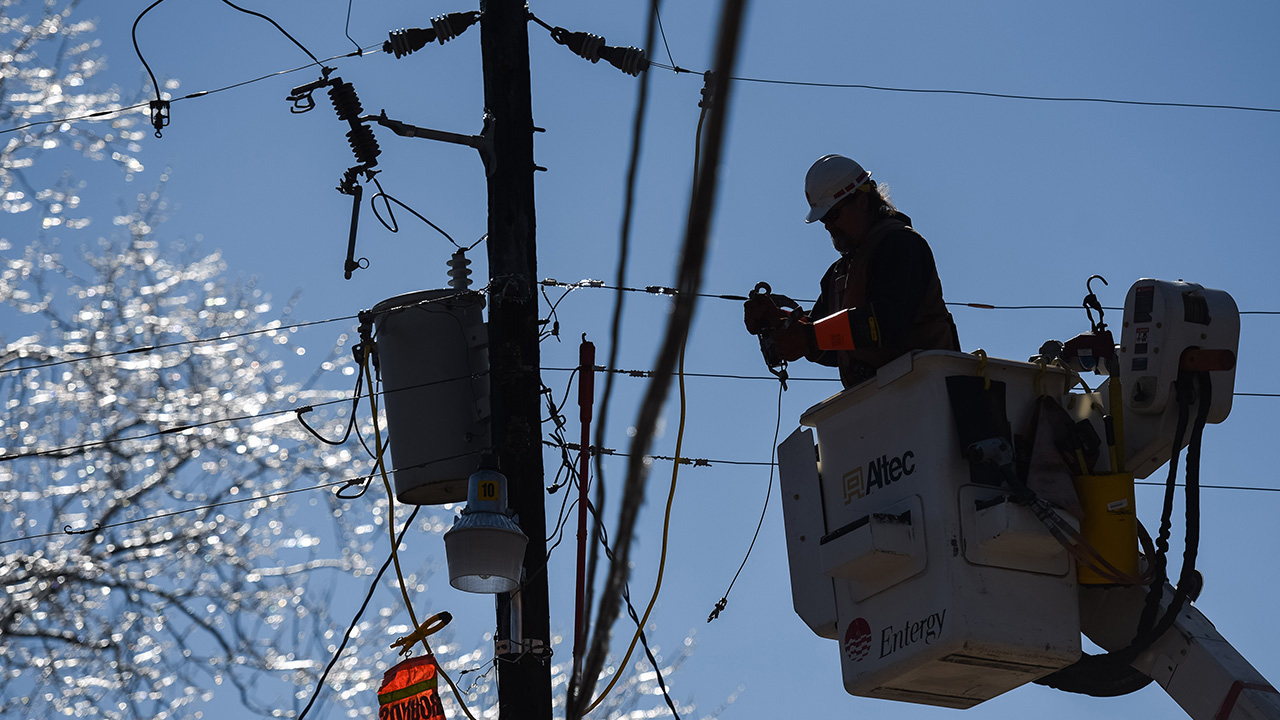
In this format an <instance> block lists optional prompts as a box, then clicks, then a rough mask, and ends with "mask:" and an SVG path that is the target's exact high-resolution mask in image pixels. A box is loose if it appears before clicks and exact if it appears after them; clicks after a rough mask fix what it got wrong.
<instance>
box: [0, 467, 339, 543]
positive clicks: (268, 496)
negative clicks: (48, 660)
mask: <svg viewBox="0 0 1280 720" xmlns="http://www.w3.org/2000/svg"><path fill="white" fill-rule="evenodd" d="M357 480H358V479H357ZM351 482H353V480H351V479H345V480H335V481H333V482H327V483H321V484H319V485H311V486H308V487H303V488H293V489H290V490H276V491H273V492H268V493H260V494H257V495H251V496H249V497H243V498H236V499H234V500H222V501H219V502H215V503H206V504H203V505H196V506H194V507H188V508H182V509H180V510H166V511H164V512H160V513H156V514H154V515H147V516H146V517H140V518H133V519H131V520H121V521H119V522H113V523H106V524H102V523H98V524H96V525H94V526H93V527H89V528H84V529H82V530H72V529H71V526H70V525H67V526H65V527H64V528H63V529H62V530H61V531H60V532H47V533H39V534H36V535H23V536H21V537H13V538H4V539H0V545H7V544H9V543H15V542H21V541H23V540H40V539H44V538H51V537H62V536H63V535H88V534H90V533H96V532H98V531H101V530H110V529H111V528H117V527H124V526H126V525H136V524H138V523H144V522H150V521H152V520H163V519H165V518H168V517H173V516H175V515H184V514H186V513H191V512H200V511H201V510H212V509H213V508H219V507H225V506H227V505H238V504H240V503H247V502H256V501H258V500H266V501H267V502H272V501H273V500H274V499H275V498H277V497H283V496H285V495H293V494H295V493H301V492H310V491H313V490H324V489H326V488H331V487H335V486H337V485H346V484H350V483H351Z"/></svg>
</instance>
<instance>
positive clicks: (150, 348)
mask: <svg viewBox="0 0 1280 720" xmlns="http://www.w3.org/2000/svg"><path fill="white" fill-rule="evenodd" d="M358 317H360V316H359V315H345V316H343V317H335V318H329V319H328V320H312V321H310V322H301V323H294V324H292V325H276V326H274V327H261V328H257V329H254V330H246V331H244V332H238V333H231V334H229V335H228V334H225V333H224V334H222V335H218V336H217V337H207V338H195V339H192V340H180V341H177V342H171V343H161V344H159V345H143V346H141V347H135V348H129V349H128V350H116V351H113V352H108V353H99V354H97V355H84V356H82V357H77V358H68V359H66V360H54V361H53V362H47V363H40V364H39V365H25V366H23V367H17V368H3V369H0V375H5V374H7V373H17V372H25V371H27V370H40V369H42V368H50V367H56V366H58V365H66V364H68V363H76V362H84V361H87V360H102V359H104V358H113V357H119V356H121V355H135V354H137V353H145V352H151V351H153V350H164V349H167V348H173V347H181V346H183V345H198V344H200V343H210V342H223V341H226V340H234V339H235V338H241V337H248V336H250V335H261V334H262V333H269V332H274V331H278V330H291V329H294V328H304V327H310V326H312V325H324V324H326V323H333V322H342V321H344V320H355V319H357V318H358ZM19 359H20V358H19Z"/></svg>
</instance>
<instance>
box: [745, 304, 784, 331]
mask: <svg viewBox="0 0 1280 720" xmlns="http://www.w3.org/2000/svg"><path fill="white" fill-rule="evenodd" d="M785 319H786V311H784V310H783V309H782V308H780V307H778V306H777V305H776V304H775V303H774V302H773V298H772V297H770V296H768V295H752V296H751V297H749V298H747V301H746V302H745V303H743V304H742V322H743V324H744V325H746V326H747V332H749V333H751V334H752V335H760V334H761V333H764V332H767V331H769V330H773V329H774V328H777V327H781V326H782V322H783V320H785Z"/></svg>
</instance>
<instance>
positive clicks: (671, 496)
mask: <svg viewBox="0 0 1280 720" xmlns="http://www.w3.org/2000/svg"><path fill="white" fill-rule="evenodd" d="M688 340H689V337H688V335H686V336H685V342H686V343H687V342H688ZM678 373H679V375H678V376H679V378H680V429H679V430H678V431H677V432H676V454H675V462H673V463H671V489H670V490H669V491H668V492H667V511H666V515H665V516H664V517H663V519H662V552H661V554H660V556H659V559H658V581H657V583H655V584H654V587H653V597H651V598H649V606H648V607H647V608H645V610H644V616H643V617H641V618H640V622H639V623H638V624H637V626H636V633H635V635H633V636H631V645H630V646H628V647H627V654H626V655H625V656H624V657H623V658H622V662H620V663H618V671H617V672H615V673H614V674H613V679H612V680H610V681H609V684H608V685H607V686H605V689H604V690H602V691H601V692H600V694H599V695H598V696H597V697H596V699H595V700H594V701H592V703H591V705H589V706H588V707H587V709H586V712H584V713H582V714H583V715H586V714H587V713H589V712H591V711H592V710H595V709H596V706H597V705H599V704H600V701H602V700H604V698H605V696H606V695H608V694H609V691H610V690H612V689H613V686H614V685H616V684H617V683H618V680H619V679H621V678H622V673H623V672H624V671H625V670H626V668H627V661H628V660H630V659H631V653H632V652H634V651H635V649H636V642H637V641H638V640H639V639H640V633H642V632H644V625H645V623H646V622H648V621H649V613H651V612H653V606H654V604H656V603H657V602H658V593H659V592H660V591H661V590H662V574H663V571H665V570H666V567H667V534H668V531H669V530H670V529H671V505H672V503H673V501H674V500H675V498H676V477H677V476H678V475H679V473H680V447H681V445H682V444H683V443H684V416H685V405H686V402H685V392H684V344H681V346H680V367H679V371H678Z"/></svg>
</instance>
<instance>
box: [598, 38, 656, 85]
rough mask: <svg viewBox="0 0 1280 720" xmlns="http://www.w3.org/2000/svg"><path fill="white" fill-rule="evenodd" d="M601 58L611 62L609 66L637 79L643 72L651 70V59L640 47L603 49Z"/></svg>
mask: <svg viewBox="0 0 1280 720" xmlns="http://www.w3.org/2000/svg"><path fill="white" fill-rule="evenodd" d="M599 53H600V57H602V58H604V59H605V60H608V61H609V64H610V65H612V66H614V67H616V68H618V69H619V70H621V71H622V72H624V73H626V74H628V75H630V76H632V77H636V76H638V75H639V74H640V73H641V72H643V71H645V70H648V69H649V58H648V57H647V56H646V55H645V52H644V50H641V49H640V48H638V47H625V48H622V47H608V46H606V47H603V48H601V49H600V51H599Z"/></svg>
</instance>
